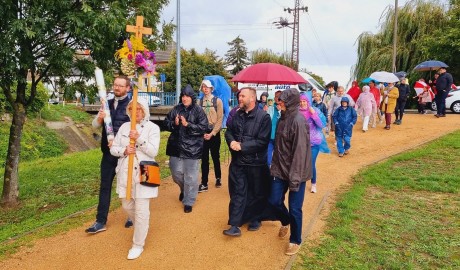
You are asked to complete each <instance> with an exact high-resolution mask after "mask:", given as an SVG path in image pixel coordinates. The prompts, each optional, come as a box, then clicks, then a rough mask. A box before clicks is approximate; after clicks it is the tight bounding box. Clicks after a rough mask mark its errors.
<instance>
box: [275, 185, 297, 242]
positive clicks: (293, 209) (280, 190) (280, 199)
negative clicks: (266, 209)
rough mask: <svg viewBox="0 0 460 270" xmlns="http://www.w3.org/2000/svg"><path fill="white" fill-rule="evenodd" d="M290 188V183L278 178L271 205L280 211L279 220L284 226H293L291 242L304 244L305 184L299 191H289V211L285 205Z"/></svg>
mask: <svg viewBox="0 0 460 270" xmlns="http://www.w3.org/2000/svg"><path fill="white" fill-rule="evenodd" d="M288 188H289V182H288V181H284V180H282V179H280V178H278V177H275V179H274V180H273V182H272V187H271V194H270V198H269V203H270V204H271V205H272V206H273V207H274V208H275V209H276V210H278V212H277V213H278V220H281V224H282V225H283V226H286V225H288V224H287V222H286V221H287V220H289V224H290V225H291V236H290V237H289V242H290V243H293V244H298V245H300V243H302V205H303V199H304V197H305V182H302V183H300V186H299V191H289V199H288V202H289V211H288V209H287V208H286V205H284V198H285V194H286V192H287V190H288Z"/></svg>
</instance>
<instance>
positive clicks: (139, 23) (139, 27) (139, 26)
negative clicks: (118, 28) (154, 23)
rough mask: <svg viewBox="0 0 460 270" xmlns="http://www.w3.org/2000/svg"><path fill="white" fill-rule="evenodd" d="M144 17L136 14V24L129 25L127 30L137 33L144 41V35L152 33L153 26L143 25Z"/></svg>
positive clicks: (137, 36)
mask: <svg viewBox="0 0 460 270" xmlns="http://www.w3.org/2000/svg"><path fill="white" fill-rule="evenodd" d="M143 24H144V17H142V16H136V25H127V26H126V32H128V33H136V38H138V39H140V40H141V41H142V35H151V34H152V28H147V27H143Z"/></svg>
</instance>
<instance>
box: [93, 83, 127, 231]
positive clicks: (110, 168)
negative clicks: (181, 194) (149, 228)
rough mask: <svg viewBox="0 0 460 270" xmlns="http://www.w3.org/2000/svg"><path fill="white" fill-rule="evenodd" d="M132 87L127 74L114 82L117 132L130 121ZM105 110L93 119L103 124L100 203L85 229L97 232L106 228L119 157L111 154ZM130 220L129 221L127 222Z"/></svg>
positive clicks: (96, 124)
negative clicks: (129, 106)
mask: <svg viewBox="0 0 460 270" xmlns="http://www.w3.org/2000/svg"><path fill="white" fill-rule="evenodd" d="M129 89H130V80H129V78H128V77H126V76H118V77H117V78H115V80H114V82H113V90H114V95H115V98H114V99H110V100H109V101H108V102H109V108H110V117H111V118H112V125H113V132H114V135H116V134H117V132H118V129H119V128H120V126H121V125H123V124H124V123H125V122H129V116H128V115H127V114H126V107H127V106H128V103H129V100H130V99H129V97H128V91H129ZM104 117H105V113H104V110H102V109H101V110H99V113H98V114H97V116H96V118H94V120H93V127H101V126H102V138H101V151H102V160H101V183H100V187H99V203H98V205H97V214H96V222H94V224H93V225H91V227H89V228H88V229H86V230H85V232H87V233H91V234H95V233H98V232H102V231H105V230H106V226H105V224H106V223H107V216H108V215H109V208H110V199H111V195H112V183H113V179H114V178H115V168H116V167H117V162H118V157H114V156H112V155H111V154H110V145H111V144H112V142H111V141H108V139H107V131H106V130H105V126H104ZM128 223H129V221H128V222H127V224H128Z"/></svg>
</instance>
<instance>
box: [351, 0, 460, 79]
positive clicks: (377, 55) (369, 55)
mask: <svg viewBox="0 0 460 270" xmlns="http://www.w3.org/2000/svg"><path fill="white" fill-rule="evenodd" d="M457 20H458V18H457ZM445 23H446V16H445V11H444V10H443V7H442V6H441V5H439V3H438V2H434V1H422V0H414V1H408V2H407V3H406V4H405V5H404V7H402V8H401V9H400V10H399V11H398V30H397V55H396V69H397V70H398V71H399V70H403V71H412V70H413V68H414V67H415V66H416V65H417V64H418V63H420V62H422V61H425V60H428V59H430V58H432V57H433V55H429V54H428V53H427V51H426V50H425V51H424V50H423V49H422V48H423V45H422V44H424V41H425V40H426V39H427V38H429V37H435V33H436V30H437V29H443V25H445ZM393 25H394V8H393V7H388V8H387V9H386V11H385V12H384V13H383V14H382V21H381V29H380V31H379V32H378V33H377V34H372V33H368V32H365V33H362V34H361V35H360V36H359V37H358V60H357V63H356V65H355V66H354V68H353V69H352V78H355V79H356V78H357V79H363V78H366V77H368V76H369V75H370V74H371V73H372V72H374V71H378V70H387V71H391V69H392V53H393V51H392V48H393V33H394V28H393ZM418 76H420V75H419V74H417V73H412V75H411V77H410V80H411V81H414V79H415V80H416V79H418V78H417V77H418Z"/></svg>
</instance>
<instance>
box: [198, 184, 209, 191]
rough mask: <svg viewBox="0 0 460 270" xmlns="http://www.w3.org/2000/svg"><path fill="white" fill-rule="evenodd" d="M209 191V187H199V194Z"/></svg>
mask: <svg viewBox="0 0 460 270" xmlns="http://www.w3.org/2000/svg"><path fill="white" fill-rule="evenodd" d="M206 191H208V185H203V184H201V185H200V186H199V187H198V192H199V193H201V192H206Z"/></svg>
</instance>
